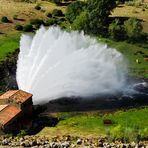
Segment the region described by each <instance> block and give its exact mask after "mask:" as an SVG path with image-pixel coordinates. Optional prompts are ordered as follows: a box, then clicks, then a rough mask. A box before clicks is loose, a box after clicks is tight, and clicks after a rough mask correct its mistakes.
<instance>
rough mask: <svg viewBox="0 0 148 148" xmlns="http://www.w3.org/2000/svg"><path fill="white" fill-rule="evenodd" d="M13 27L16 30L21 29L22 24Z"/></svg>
mask: <svg viewBox="0 0 148 148" xmlns="http://www.w3.org/2000/svg"><path fill="white" fill-rule="evenodd" d="M15 29H16V30H18V31H22V30H23V26H22V25H19V24H18V25H16V26H15Z"/></svg>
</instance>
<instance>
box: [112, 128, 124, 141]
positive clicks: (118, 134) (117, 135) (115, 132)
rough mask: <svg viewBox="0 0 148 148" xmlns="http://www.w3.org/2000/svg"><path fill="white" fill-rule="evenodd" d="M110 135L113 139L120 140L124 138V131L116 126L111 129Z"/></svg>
mask: <svg viewBox="0 0 148 148" xmlns="http://www.w3.org/2000/svg"><path fill="white" fill-rule="evenodd" d="M110 134H111V136H112V137H113V139H122V138H123V137H124V129H123V127H122V126H121V125H117V126H115V127H114V128H112V129H111V131H110Z"/></svg>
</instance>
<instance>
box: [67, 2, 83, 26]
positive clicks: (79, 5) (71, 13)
mask: <svg viewBox="0 0 148 148" xmlns="http://www.w3.org/2000/svg"><path fill="white" fill-rule="evenodd" d="M85 6H86V3H85V2H82V1H76V2H73V3H71V4H70V5H68V7H67V9H66V14H65V16H66V18H67V19H68V21H69V22H70V23H72V22H73V21H74V20H75V19H76V17H77V16H78V15H79V14H80V13H81V12H82V11H84V9H85Z"/></svg>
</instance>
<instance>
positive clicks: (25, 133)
mask: <svg viewBox="0 0 148 148" xmlns="http://www.w3.org/2000/svg"><path fill="white" fill-rule="evenodd" d="M25 135H27V132H26V131H25V130H21V131H20V133H18V134H17V137H18V138H21V137H24V136H25Z"/></svg>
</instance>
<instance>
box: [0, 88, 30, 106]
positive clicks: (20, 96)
mask: <svg viewBox="0 0 148 148" xmlns="http://www.w3.org/2000/svg"><path fill="white" fill-rule="evenodd" d="M30 97H32V94H30V93H27V92H25V91H23V90H10V91H7V92H6V93H4V94H3V95H1V96H0V99H14V100H15V101H16V102H21V103H23V102H25V101H26V100H27V99H29V98H30Z"/></svg>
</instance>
